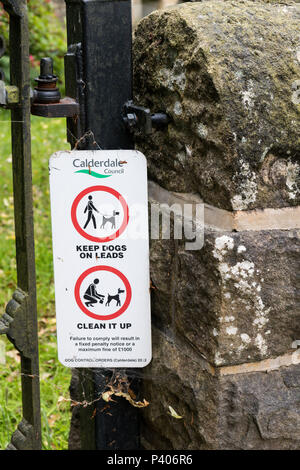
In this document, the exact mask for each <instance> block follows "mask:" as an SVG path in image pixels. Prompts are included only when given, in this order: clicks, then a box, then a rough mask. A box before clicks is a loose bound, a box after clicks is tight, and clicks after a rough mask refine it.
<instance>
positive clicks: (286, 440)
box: [141, 329, 300, 450]
mask: <svg viewBox="0 0 300 470" xmlns="http://www.w3.org/2000/svg"><path fill="white" fill-rule="evenodd" d="M153 340H154V341H153V346H154V352H153V361H152V363H151V365H150V366H148V367H147V368H146V370H145V374H144V375H145V378H144V395H145V397H146V398H147V400H148V401H149V402H150V404H149V406H148V407H147V408H146V409H144V410H143V423H142V430H141V438H142V445H143V447H144V448H146V449H154V450H157V449H159V450H165V449H167V450H169V449H174V450H181V449H188V450H200V449H234V450H237V449H248V450H251V449H261V450H263V449H265V450H266V449H289V450H290V449H298V448H299V446H300V405H299V403H300V402H299V397H300V382H299V377H300V365H291V366H289V367H282V368H280V369H278V370H274V371H271V372H268V373H266V372H253V373H241V374H235V375H228V376H220V375H219V373H218V371H215V372H214V371H213V369H212V368H209V366H208V364H207V363H206V362H205V361H204V360H202V359H201V358H200V357H199V356H198V355H197V354H195V352H194V351H193V349H192V348H190V347H187V346H186V345H184V344H182V343H180V342H179V341H178V340H177V341H176V342H174V341H172V338H168V337H167V336H165V335H163V334H162V333H160V332H159V330H157V329H154V331H153ZM169 406H172V408H173V409H174V410H175V411H176V412H177V414H178V415H179V416H181V417H182V418H181V419H176V418H174V417H172V416H171V415H170V413H169Z"/></svg>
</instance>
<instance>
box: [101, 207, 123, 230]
mask: <svg viewBox="0 0 300 470" xmlns="http://www.w3.org/2000/svg"><path fill="white" fill-rule="evenodd" d="M119 214H120V213H119V212H116V211H113V215H112V216H111V217H108V216H106V215H103V218H102V225H101V227H100V228H105V225H106V224H107V223H108V222H110V223H111V228H116V216H117V215H119Z"/></svg>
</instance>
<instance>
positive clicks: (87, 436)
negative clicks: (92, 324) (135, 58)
mask: <svg viewBox="0 0 300 470" xmlns="http://www.w3.org/2000/svg"><path fill="white" fill-rule="evenodd" d="M2 3H3V6H4V8H5V10H6V11H7V12H8V14H9V17H10V36H9V37H10V39H9V43H10V44H9V45H10V50H11V51H13V53H12V54H10V76H11V84H10V86H7V85H5V83H4V81H3V80H2V76H0V105H1V106H4V107H6V108H10V109H11V126H12V155H13V160H12V165H13V188H14V189H13V190H14V209H15V236H16V258H17V259H16V261H17V279H18V287H17V290H16V291H15V292H14V293H13V295H12V300H10V301H9V303H8V304H7V307H6V312H5V313H4V315H3V316H2V317H1V319H0V334H6V335H7V337H8V339H9V340H10V341H11V342H12V343H13V344H14V346H15V348H16V349H17V350H18V351H19V352H20V355H21V377H22V403H23V419H22V421H21V423H20V424H19V426H18V429H17V430H16V432H15V433H14V434H13V436H12V439H11V443H10V444H9V446H8V449H40V448H41V419H40V391H39V364H38V337H37V308H36V280H35V258H34V232H33V203H32V176H31V149H30V144H31V142H30V113H32V114H36V115H39V116H44V117H48V118H49V117H66V118H67V134H68V140H69V142H70V143H71V146H72V147H73V148H76V149H94V148H99V146H101V148H102V149H111V148H123V149H130V148H133V137H132V134H131V133H130V132H129V129H128V128H126V126H124V123H126V122H127V124H130V127H132V126H133V125H136V124H137V122H139V123H140V124H141V123H142V126H144V127H145V128H147V129H148V128H149V125H150V127H151V115H150V111H149V110H144V109H143V108H141V107H138V106H137V107H134V105H133V103H132V102H131V101H130V100H131V99H132V61H131V47H132V44H131V43H132V26H131V0H66V7H67V30H68V31H67V32H68V51H67V53H66V56H65V78H66V93H67V95H68V97H67V98H64V99H60V97H59V94H58V95H57V94H56V96H55V99H53V100H52V99H51V96H52V97H53V96H54V95H53V93H54V94H55V93H58V92H57V89H56V92H55V91H54V88H55V83H54V82H55V79H54V77H52V78H53V80H52V79H51V77H50V80H49V75H50V76H51V73H52V70H51V69H52V65H51V62H49V60H48V59H45V60H44V59H43V61H42V64H41V68H43V69H44V70H41V75H40V77H39V79H40V80H38V87H37V90H36V89H35V91H34V92H33V93H31V91H30V74H29V31H28V16H27V1H26V0H4V1H3V2H2ZM0 46H1V44H0ZM3 52H4V50H3V48H2V50H1V47H0V57H1V54H2V55H3ZM43 72H45V73H43ZM47 77H48V82H47ZM39 87H40V89H39ZM51 94H52V95H51ZM128 100H129V101H128ZM99 110H100V112H99ZM122 110H123V111H122ZM122 113H123V114H122ZM128 113H129V114H128ZM128 116H131V120H129V119H128ZM132 116H134V117H135V119H132ZM137 116H138V117H137ZM129 121H130V122H129ZM95 145H96V147H95ZM110 375H111V371H103V370H102V372H101V374H98V373H97V371H95V370H94V371H90V370H82V371H81V378H82V380H81V384H82V396H84V397H85V398H86V397H90V398H91V402H93V401H94V398H95V387H96V388H97V387H98V388H99V387H100V388H101V387H102V388H103V387H104V386H105V383H103V380H104V377H109V376H110ZM88 377H90V378H92V379H91V380H85V379H87V378H88ZM104 382H105V380H104ZM135 382H136V385H137V386H138V382H139V380H136V381H135ZM96 402H97V407H98V408H99V407H100V406H101V403H100V402H99V399H98V400H96ZM92 411H93V410H91V407H90V406H88V407H84V408H82V409H81V413H80V414H81V443H82V444H81V445H82V448H83V449H93V448H97V449H136V448H138V446H139V417H138V414H137V410H136V409H134V408H133V407H131V406H130V405H129V404H128V403H127V402H125V400H123V401H119V402H118V403H117V405H116V406H115V407H114V409H112V413H111V416H110V418H109V419H107V417H106V416H104V415H103V414H101V413H98V415H96V419H95V420H91V413H92ZM111 441H113V442H114V445H113V446H112V447H109V445H111V444H109V443H111Z"/></svg>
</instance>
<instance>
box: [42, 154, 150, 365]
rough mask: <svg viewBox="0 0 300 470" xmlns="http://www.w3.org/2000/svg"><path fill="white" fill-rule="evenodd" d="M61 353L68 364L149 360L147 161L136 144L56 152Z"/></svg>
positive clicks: (53, 179)
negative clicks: (116, 147)
mask: <svg viewBox="0 0 300 470" xmlns="http://www.w3.org/2000/svg"><path fill="white" fill-rule="evenodd" d="M49 167H50V192H51V213H52V234H53V257H54V279H55V301H56V319H57V337H58V357H59V360H60V362H61V363H62V364H63V365H65V366H68V367H107V368H110V367H122V368H123V367H126V368H127V367H145V366H146V365H147V364H149V362H150V361H151V320H150V294H149V286H150V278H149V236H148V196H147V163H146V159H145V157H144V155H142V154H141V153H140V152H137V151H134V150H107V151H106V150H105V151H102V150H101V151H72V152H67V151H63V152H57V153H55V154H54V155H52V157H51V158H50V164H49Z"/></svg>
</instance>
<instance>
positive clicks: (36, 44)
mask: <svg viewBox="0 0 300 470" xmlns="http://www.w3.org/2000/svg"><path fill="white" fill-rule="evenodd" d="M27 3H28V20H29V31H30V37H29V40H30V65H31V76H32V77H36V76H37V75H39V63H40V60H41V58H42V57H52V59H53V62H54V73H55V74H56V75H58V77H59V80H60V84H61V85H63V81H64V55H65V53H66V50H67V49H66V47H67V46H66V28H65V26H64V25H63V24H62V23H61V21H60V20H59V19H58V18H57V16H56V15H55V12H54V8H53V5H52V2H51V0H28V1H27ZM8 32H9V27H8V15H7V14H6V12H5V11H4V10H3V8H2V6H1V2H0V35H1V36H3V37H4V39H5V42H6V44H7V45H8ZM1 68H3V70H4V72H5V76H6V79H7V80H8V78H9V60H8V57H7V55H6V56H4V57H3V58H2V59H1ZM61 91H62V92H63V86H62V87H61Z"/></svg>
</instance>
